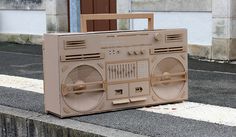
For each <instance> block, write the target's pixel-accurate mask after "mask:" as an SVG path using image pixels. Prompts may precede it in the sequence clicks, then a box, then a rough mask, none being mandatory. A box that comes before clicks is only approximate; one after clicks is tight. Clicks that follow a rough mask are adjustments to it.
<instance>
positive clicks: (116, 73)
mask: <svg viewBox="0 0 236 137" xmlns="http://www.w3.org/2000/svg"><path fill="white" fill-rule="evenodd" d="M136 72H137V66H136V62H129V63H119V64H107V80H108V81H120V80H131V79H135V78H136Z"/></svg>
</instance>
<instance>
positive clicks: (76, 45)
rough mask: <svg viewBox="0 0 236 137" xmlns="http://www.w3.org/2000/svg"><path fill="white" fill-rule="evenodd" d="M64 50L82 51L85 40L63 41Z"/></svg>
mask: <svg viewBox="0 0 236 137" xmlns="http://www.w3.org/2000/svg"><path fill="white" fill-rule="evenodd" d="M64 48H65V49H83V48H86V42H85V40H74V41H65V45H64Z"/></svg>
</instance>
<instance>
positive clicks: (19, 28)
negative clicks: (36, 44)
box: [0, 10, 46, 35]
mask: <svg viewBox="0 0 236 137" xmlns="http://www.w3.org/2000/svg"><path fill="white" fill-rule="evenodd" d="M0 24H1V25H0V33H12V34H33V35H42V34H43V33H45V32H46V12H45V11H43V10H39V11H28V10H0Z"/></svg>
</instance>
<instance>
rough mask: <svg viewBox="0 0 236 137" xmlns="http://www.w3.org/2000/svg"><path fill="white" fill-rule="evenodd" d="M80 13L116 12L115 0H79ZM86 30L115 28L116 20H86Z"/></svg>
mask: <svg viewBox="0 0 236 137" xmlns="http://www.w3.org/2000/svg"><path fill="white" fill-rule="evenodd" d="M80 6H81V7H80V9H81V14H98V13H116V0H81V3H80ZM87 23H88V25H87V26H88V31H108V30H117V21H116V20H98V21H88V22H87Z"/></svg>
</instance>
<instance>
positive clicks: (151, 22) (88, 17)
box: [80, 13, 154, 32]
mask: <svg viewBox="0 0 236 137" xmlns="http://www.w3.org/2000/svg"><path fill="white" fill-rule="evenodd" d="M112 19H148V30H153V29H154V15H153V13H127V14H81V15H80V20H81V32H87V31H88V30H87V21H88V20H112Z"/></svg>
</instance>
